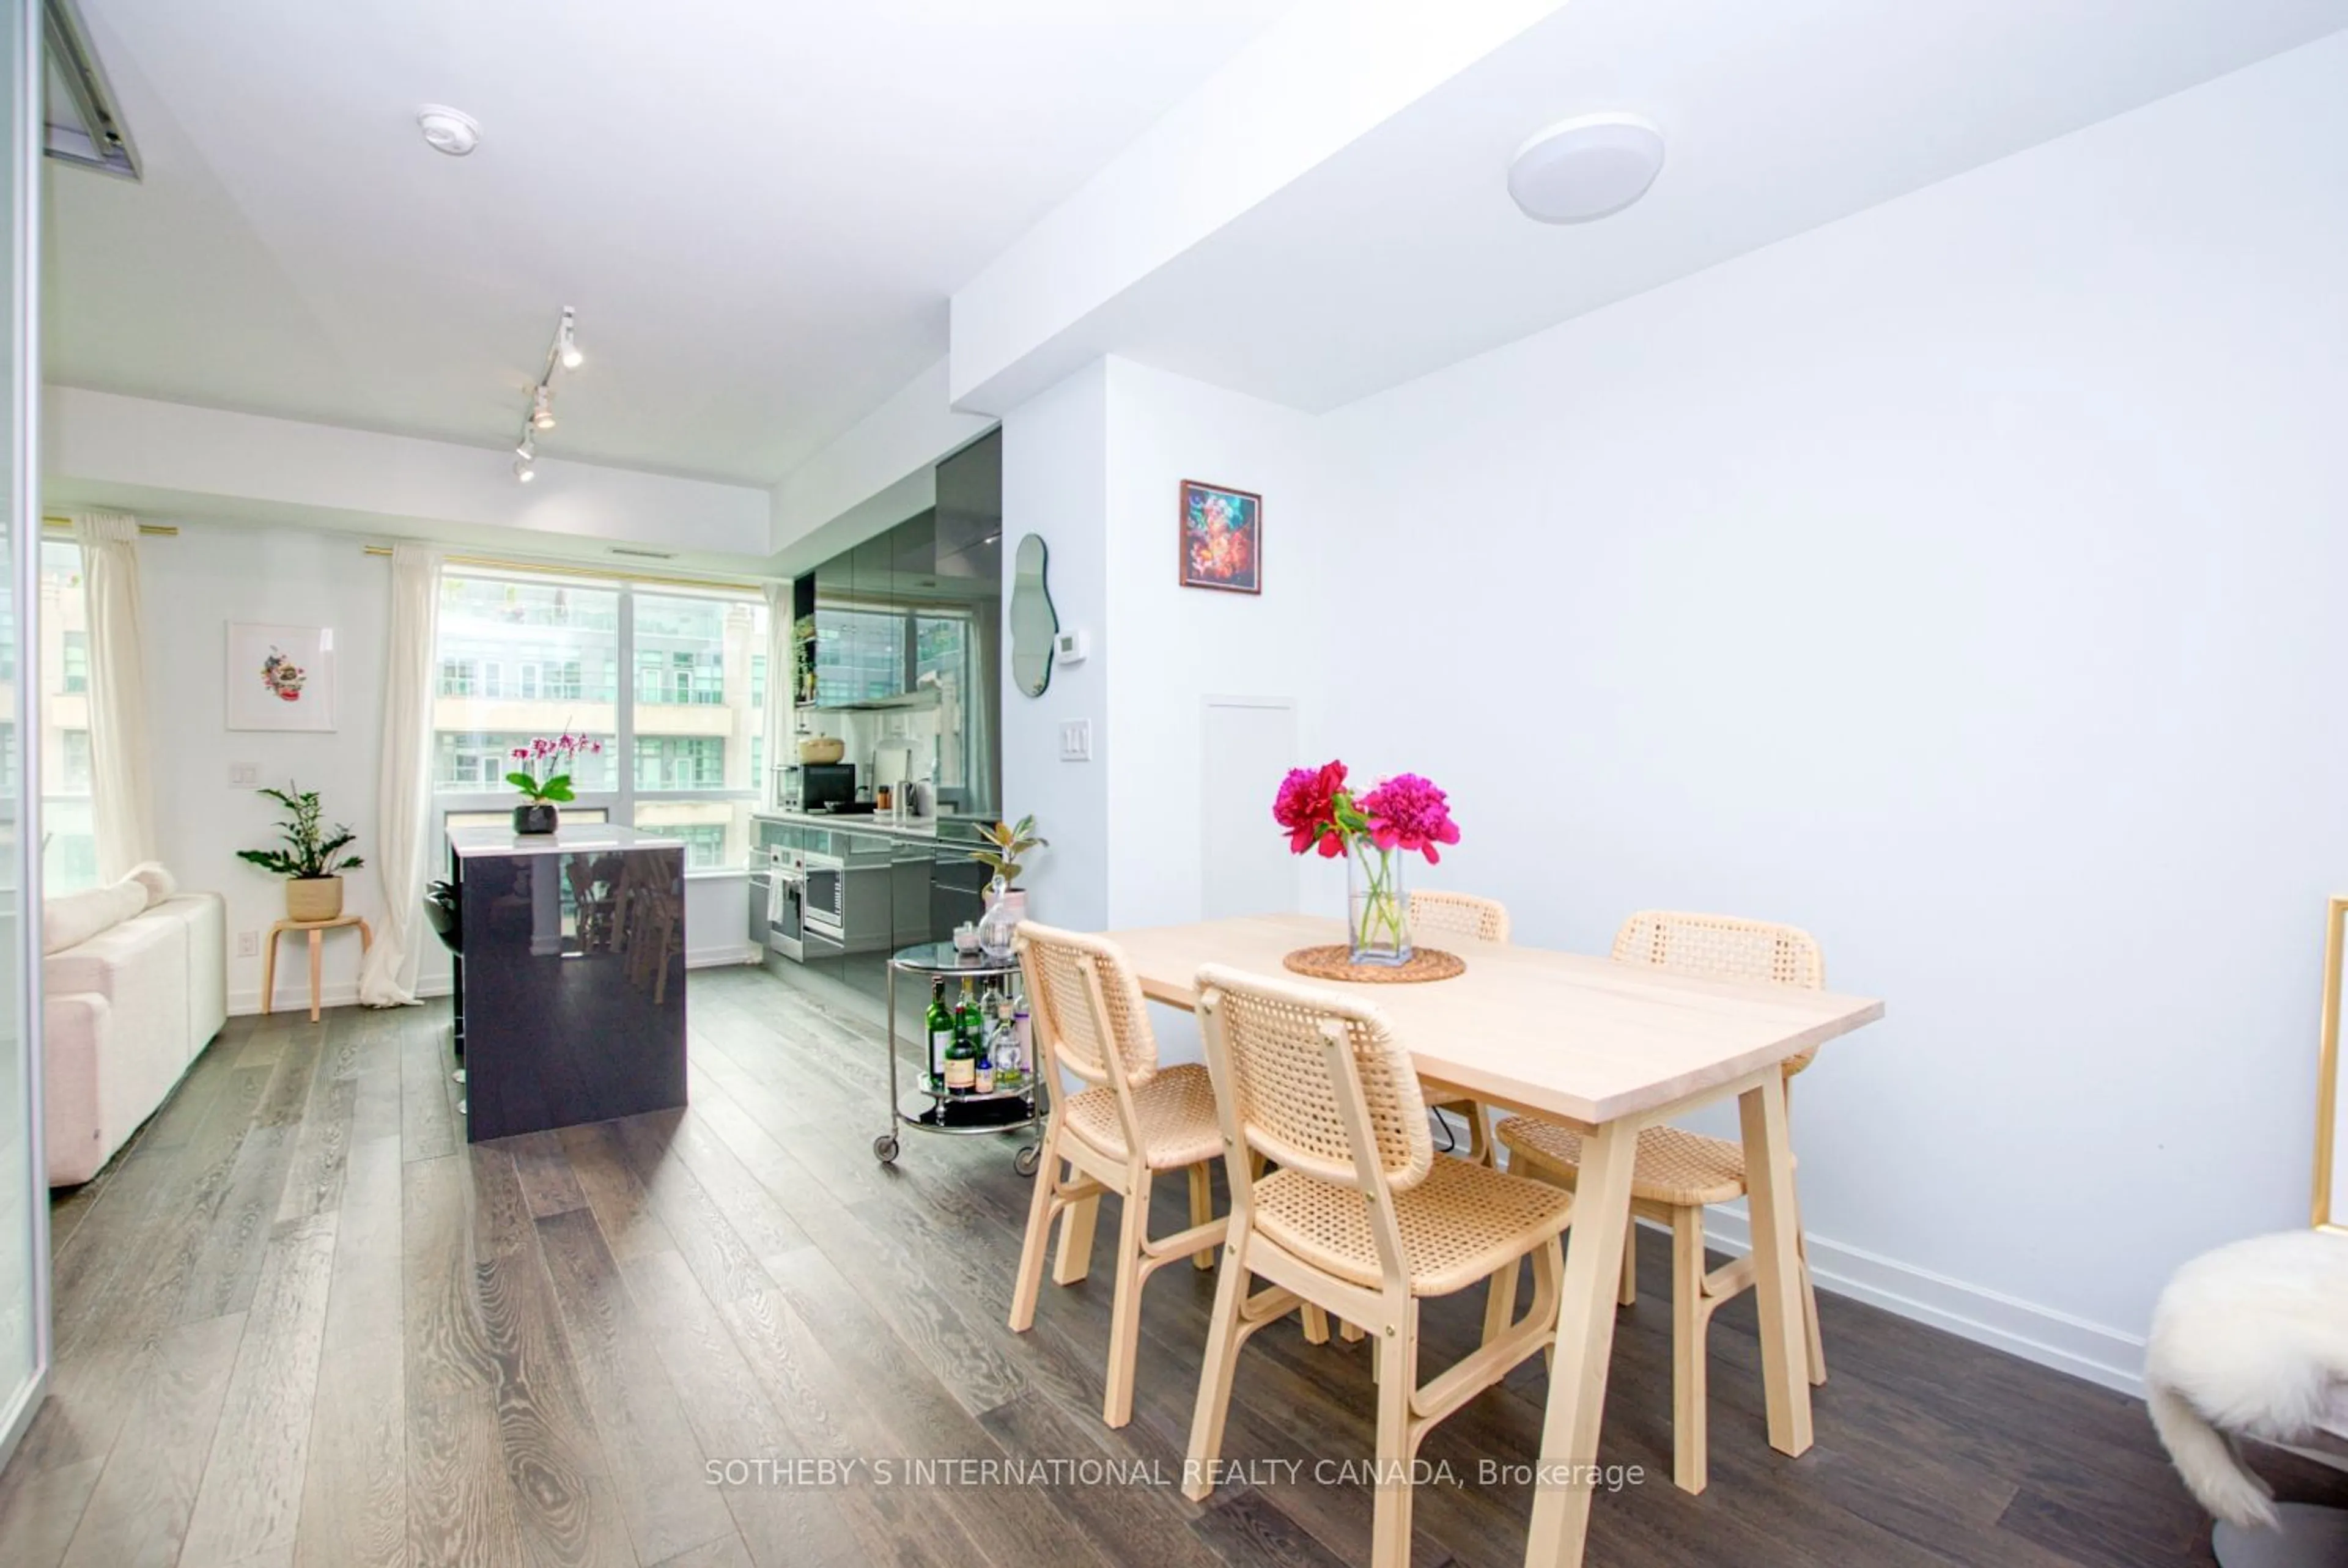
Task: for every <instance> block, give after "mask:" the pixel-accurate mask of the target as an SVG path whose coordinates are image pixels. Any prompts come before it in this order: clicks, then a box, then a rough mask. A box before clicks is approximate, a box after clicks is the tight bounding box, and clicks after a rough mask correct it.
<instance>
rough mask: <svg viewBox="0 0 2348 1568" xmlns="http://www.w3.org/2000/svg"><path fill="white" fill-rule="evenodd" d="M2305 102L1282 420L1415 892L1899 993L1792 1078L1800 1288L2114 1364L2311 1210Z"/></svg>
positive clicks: (1286, 567)
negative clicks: (1421, 872) (1474, 896)
mask: <svg viewBox="0 0 2348 1568" xmlns="http://www.w3.org/2000/svg"><path fill="white" fill-rule="evenodd" d="M2343 80H2348V36H2341V37H2335V38H2334V39H2333V40H2331V41H2329V42H2326V43H2323V44H2320V45H2316V46H2311V47H2309V48H2305V49H2302V50H2300V51H2297V52H2296V53H2294V54H2291V55H2288V56H2281V57H2279V58H2277V59H2275V60H2273V61H2271V62H2269V63H2268V64H2266V65H2263V66H2260V67H2254V68H2252V69H2250V70H2248V71H2244V72H2242V73H2240V74H2238V75H2236V76H2233V77H2226V78H2223V79H2221V80H2219V81H2217V82H2215V83H2212V84H2209V85H2208V86H2206V87H2200V88H2198V89H2195V90H2193V91H2191V92H2188V93H2185V94H2183V95H2180V96H2178V97H2174V98H2170V99H2168V100H2165V101H2163V102H2160V103H2157V104H2155V105H2152V106H2150V107H2148V108H2145V109H2142V110H2140V111H2138V112H2137V113H2134V114H2130V115H2127V116H2126V117H2123V118H2119V119H2116V120H2113V121H2109V122H2106V123H2105V124H2102V125H2099V126H2096V127H2095V128H2090V129H2088V130H2085V131H2083V132H2080V133H2078V134H2075V135H2073V136H2070V137H2067V138H2063V139H2061V140H2059V141H2056V142H2053V143H2050V144H2048V145H2046V146H2044V147H2042V148H2039V149H2035V150H2033V151H2031V152H2027V153H2024V154H2022V155H2020V156H2017V157H2014V158H2012V159H2006V160H2004V161H2003V162H2001V163H1997V164H1994V165H1991V166H1988V167H1986V168H1983V169H1979V170H1977V171H1975V172H1973V173H1972V174H1969V175H1966V176H1963V177H1962V178H1959V179H1952V180H1950V181H1948V182H1946V183H1944V184H1941V185H1940V186H1937V187H1933V188H1931V189H1928V190H1923V191H1921V192H1919V193H1917V194H1915V195H1912V196H1910V197H1908V198H1906V199H1903V200H1899V201H1895V202H1892V203H1890V204H1889V205H1886V206H1883V207H1879V208H1877V209H1874V210H1870V211H1868V212H1865V213H1863V214H1860V215H1859V216H1857V217H1854V218H1851V219H1849V220H1845V221H1842V222H1839V223H1837V224H1834V225H1833V226H1831V227H1828V228H1826V229H1823V230H1819V231H1814V232H1812V233H1810V234H1807V235H1806V236H1803V237H1801V238H1799V239H1796V240H1793V241H1787V242H1785V243H1783V244H1780V245H1777V246H1776V247H1773V248H1771V249H1769V250H1766V251H1761V252H1758V253H1756V254H1755V255H1753V256H1750V257H1748V258H1746V259H1745V260H1742V261H1736V262H1734V263H1731V264H1729V265H1725V266H1723V267H1720V268H1716V269H1715V270H1713V271H1711V272H1705V273H1703V274H1700V275H1698V276H1696V277H1694V278H1691V279H1688V280H1686V281H1684V282H1680V283H1678V284H1675V285H1673V286H1671V287H1668V288H1665V289H1662V290H1659V291H1656V292H1653V293H1649V294H1646V295H1644V296H1642V297H1639V298H1636V299H1633V300H1632V301H1629V302H1625V303H1623V304H1621V305H1619V306H1616V307H1613V308H1612V309H1609V310H1606V311H1603V312H1601V313H1597V314H1594V315H1591V316H1588V317H1585V318H1582V319H1581V320H1579V321H1576V322H1573V323H1568V324H1566V325H1563V326H1560V327H1558V328H1556V329H1554V330H1552V331H1550V332H1548V333H1543V334H1541V335H1540V336H1537V337H1535V338H1532V339H1529V340H1527V341H1525V342H1523V343H1518V344H1515V345H1513V346H1511V347H1509V348H1507V349H1504V350H1501V351H1498V352H1496V353H1494V354H1488V355H1486V356H1484V357H1482V358H1480V359H1478V360H1474V361H1471V362H1468V363H1467V364H1461V365H1457V366H1455V367H1453V368H1451V369H1449V370H1447V371H1445V372H1443V373H1441V374H1436V375H1432V376H1428V377H1426V378H1425V379H1423V380H1421V381H1418V382H1416V383H1414V384H1409V385H1406V386H1404V387H1401V388H1398V389H1396V390H1394V391H1392V392H1389V393H1386V394H1384V395H1379V396H1376V397H1375V398H1371V399H1369V400H1366V401H1365V402H1364V403H1361V404H1357V405H1353V406H1352V407H1351V408H1349V409H1345V410H1342V411H1340V412H1339V413H1338V414H1336V415H1332V416H1331V417H1330V418H1329V419H1328V420H1327V421H1325V422H1324V425H1325V429H1324V431H1323V435H1324V436H1326V438H1327V439H1328V440H1329V441H1330V442H1331V443H1332V445H1333V448H1334V451H1335V453H1336V455H1337V456H1338V458H1339V459H1340V463H1341V467H1342V470H1343V472H1344V475H1345V477H1346V483H1347V486H1348V490H1349V493H1348V494H1347V495H1346V496H1345V497H1344V513H1345V518H1346V525H1345V531H1346V533H1347V535H1348V537H1349V538H1350V541H1351V545H1352V548H1350V549H1349V550H1347V551H1344V552H1343V553H1340V552H1337V551H1334V550H1332V551H1329V552H1326V553H1325V555H1324V556H1323V563H1324V564H1325V567H1326V569H1328V570H1330V571H1333V572H1335V573H1337V574H1338V575H1337V577H1336V578H1335V579H1334V583H1333V584H1332V591H1333V592H1334V593H1336V594H1340V595H1342V602H1343V604H1344V606H1345V610H1344V613H1345V614H1347V615H1348V616H1350V617H1353V618H1354V625H1356V626H1357V627H1360V628H1361V629H1363V630H1369V629H1370V628H1372V627H1373V626H1375V625H1383V626H1384V627H1385V628H1386V629H1387V630H1389V631H1390V632H1391V634H1392V635H1391V637H1390V638H1388V639H1385V640H1380V639H1377V638H1375V637H1368V636H1365V637H1359V638H1355V637H1348V638H1346V639H1344V640H1341V641H1338V642H1336V643H1334V644H1333V646H1335V647H1337V648H1339V649H1340V650H1341V651H1342V657H1343V658H1344V660H1345V667H1344V668H1343V669H1341V670H1340V671H1338V672H1337V678H1336V679H1334V681H1333V682H1331V686H1330V691H1331V700H1332V702H1334V705H1335V710H1336V711H1335V712H1334V715H1333V716H1332V722H1331V723H1330V724H1329V726H1328V733H1330V734H1332V735H1334V736H1335V737H1337V744H1336V746H1335V749H1337V750H1340V751H1342V752H1344V753H1345V754H1347V755H1348V756H1349V757H1351V756H1354V754H1356V753H1360V754H1362V755H1365V756H1375V757H1377V758H1379V759H1380V761H1379V765H1381V766H1388V765H1392V764H1395V763H1402V762H1407V763H1409V764H1413V765H1415V766H1416V767H1419V768H1421V769H1423V770H1424V771H1426V772H1428V773H1430V774H1433V775H1434V776H1435V777H1436V778H1437V779H1438V780H1439V781H1440V782H1441V783H1443V784H1446V785H1447V786H1448V787H1450V788H1451V789H1452V791H1453V794H1454V801H1455V805H1456V807H1457V814H1458V816H1459V819H1460V821H1461V823H1462V825H1463V826H1464V828H1465V830H1466V839H1465V842H1464V843H1463V844H1462V845H1460V846H1459V848H1458V850H1457V852H1456V853H1454V854H1449V855H1447V856H1446V857H1445V864H1444V866H1443V867H1442V879H1443V880H1444V881H1446V882H1449V883H1454V884H1456V885H1458V886H1468V887H1475V888H1478V889H1481V890H1483V891H1487V892H1489V893H1493V894H1496V895H1498V896H1499V897H1504V898H1505V899H1507V901H1508V902H1509V905H1510V907H1511V909H1512V910H1513V912H1514V913H1515V915H1516V917H1517V925H1518V931H1519V938H1520V939H1522V940H1524V941H1527V942H1532V943H1540V944H1545V945H1557V946H1562V947H1569V948H1578V949H1581V950H1585V951H1593V950H1602V948H1603V944H1604V943H1605V942H1606V940H1607V938H1608V936H1609V934H1610V932H1611V931H1612V927H1613V926H1614V924H1615V923H1616V922H1617V921H1618V920H1619V919H1620V917H1622V915H1623V914H1625V913H1626V912H1628V911H1630V910H1632V909H1634V908H1637V907H1643V906H1662V907H1684V908H1696V909H1717V910H1728V911H1735V912H1739V913H1746V914H1751V915H1757V916H1765V917H1774V918H1781V919H1787V920H1791V921H1795V922H1797V923H1799V924H1801V925H1803V926H1805V927H1808V928H1810V929H1811V930H1812V931H1814V932H1816V933H1817V934H1818V937H1819V938H1820V939H1821V940H1822V942H1823V943H1824V945H1825V948H1826V950H1827V953H1828V958H1829V963H1830V979H1831V981H1832V983H1833V984H1834V985H1835V986H1836V987H1837V988H1838V989H1847V990H1851V991H1857V992H1862V993H1868V994H1873V995H1877V996H1880V997H1883V998H1885V999H1887V1001H1888V1004H1889V1009H1890V1011H1889V1016H1888V1018H1887V1020H1886V1021H1885V1022H1883V1023H1882V1024H1880V1025H1878V1026H1876V1027H1874V1028H1871V1029H1869V1030H1866V1031H1864V1032H1863V1033H1861V1034H1859V1035H1858V1036H1856V1037H1854V1038H1852V1039H1850V1040H1847V1041H1844V1042H1841V1043H1839V1044H1838V1045H1836V1046H1833V1047H1830V1048H1829V1049H1828V1050H1827V1052H1826V1053H1825V1055H1824V1057H1823V1059H1822V1061H1821V1062H1820V1064H1819V1066H1818V1068H1817V1069H1816V1070H1815V1071H1813V1072H1812V1073H1811V1074H1809V1075H1808V1076H1807V1077H1806V1078H1805V1079H1804V1080H1803V1083H1802V1088H1801V1091H1800V1093H1799V1095H1798V1096H1797V1100H1798V1102H1799V1106H1798V1116H1799V1128H1798V1132H1799V1138H1800V1143H1801V1152H1802V1162H1803V1163H1802V1183H1803V1194H1802V1195H1803V1204H1804V1209H1805V1217H1806V1219H1807V1222H1808V1224H1809V1227H1810V1230H1811V1232H1812V1235H1813V1236H1814V1237H1815V1238H1817V1239H1818V1241H1819V1243H1820V1244H1821V1245H1820V1246H1819V1247H1818V1250H1817V1251H1816V1252H1815V1253H1814V1255H1816V1256H1818V1260H1819V1265H1820V1267H1821V1268H1822V1270H1825V1271H1827V1272H1828V1273H1832V1274H1837V1275H1838V1276H1840V1277H1841V1278H1842V1279H1843V1280H1844V1281H1845V1282H1846V1284H1857V1285H1859V1286H1863V1287H1865V1288H1866V1289H1869V1290H1871V1291H1873V1292H1875V1293H1877V1294H1878V1296H1879V1298H1885V1299H1894V1298H1896V1300H1895V1304H1896V1301H1897V1300H1904V1301H1905V1302H1906V1304H1907V1305H1908V1307H1909V1309H1910V1310H1919V1311H1921V1312H1923V1313H1924V1314H1925V1315H1927V1316H1931V1315H1933V1314H1935V1313H1945V1314H1952V1315H1954V1316H1956V1317H1963V1318H1967V1319H1970V1320H1971V1322H1972V1324H1973V1325H1974V1326H1975V1328H1976V1330H1977V1331H1981V1332H1983V1333H1984V1334H1985V1337H1993V1338H1998V1337H2004V1339H2005V1342H2007V1343H2017V1344H2020V1342H2024V1341H2026V1342H2029V1344H2027V1345H2020V1348H2030V1346H2031V1345H2034V1347H2035V1353H2038V1354H2041V1355H2043V1356H2045V1357H2047V1358H2050V1359H2054V1360H2055V1361H2057V1362H2058V1363H2062V1364H2068V1365H2073V1366H2075V1367H2078V1368H2080V1369H2082V1370H2086V1371H2089V1372H2090V1373H2091V1374H2093V1375H2100V1376H2104V1377H2106V1378H2110V1379H2112V1380H2116V1381H2122V1382H2124V1381H2125V1380H2126V1378H2127V1376H2128V1375H2129V1374H2131V1373H2132V1372H2133V1369H2134V1368H2135V1366H2136V1364H2137V1345H2136V1342H2135V1337H2136V1336H2137V1335H2139V1334H2140V1333H2141V1332H2142V1330H2143V1328H2144V1327H2145V1325H2146V1322H2147V1317H2148V1313H2149V1309H2150V1307H2151V1303H2152V1300H2153V1297H2154V1296H2155V1294H2156V1292H2157V1289H2158V1287H2159V1286H2160V1284H2161V1282H2162V1281H2163V1279H2164V1278H2165V1277H2166V1276H2167V1275H2168V1272H2169V1271H2170V1270H2171V1269H2173V1268H2174V1267H2175V1266H2177V1265H2178V1263H2179V1262H2181V1261H2182V1260H2183V1259H2185V1258H2186V1257H2188V1256H2189V1255H2192V1254H2194V1253H2196V1252H2197V1251H2199V1250H2201V1249H2203V1248H2206V1247H2208V1246H2210V1245H2214V1244H2217V1243H2219V1242H2223V1241H2226V1240H2230V1239H2232V1238H2234V1237H2238V1236H2241V1235H2248V1234H2251V1233H2254V1232H2260V1231H2266V1230H2275V1229H2283V1228H2290V1227H2293V1226H2298V1225H2304V1224H2305V1223H2306V1221H2307V1196H2308V1181H2309V1176H2308V1173H2309V1170H2310V1161H2311V1147H2312V1133H2313V1126H2312V1122H2313V1118H2314V1112H2313V1097H2312V1090H2313V1082H2314V1051H2315V1033H2314V1026H2315V1016H2316V1005H2317V998H2318V989H2317V987H2318V977H2317V970H2318V960H2319V958H2320V955H2321V951H2322V941H2321V938H2322V929H2321V927H2322V911H2323V907H2324V904H2323V900H2324V896H2325V895H2326V894H2327V893H2329V892H2333V891H2337V890H2338V889H2339V887H2340V886H2342V885H2343V880H2348V815H2343V812H2342V811H2341V809H2340V790H2339V781H2340V780H2341V779H2342V777H2343V775H2348V733H2343V731H2342V730H2341V729H2340V727H2339V726H2337V725H2336V724H2333V723H2329V722H2327V720H2328V715H2330V714H2331V713H2332V712H2333V711H2334V710H2335V709H2336V707H2337V706H2338V696H2337V672H2338V668H2339V664H2340V659H2339V641H2338V635H2339V634H2338V617H2337V610H2336V604H2337V599H2338V589H2339V584H2340V583H2341V581H2342V580H2343V579H2348V528H2343V527H2342V521H2341V520H2342V518H2343V515H2348V470H2343V466H2342V465H2341V462H2340V458H2339V452H2340V442H2341V435H2340V433H2341V431H2342V430H2343V428H2348V356H2343V354H2342V352H2341V351H2342V348H2343V344H2348V290H2343V287H2342V283H2341V272H2340V263H2341V258H2342V257H2343V255H2348V96H2343V94H2342V93H2341V91H2340V86H2341V84H2342V82H2343ZM2245 149H2254V151H2253V153H2252V154H2251V155H2248V156H2246V155H2245ZM1230 477H1231V478H1233V479H1234V480H1237V481H1240V482H1245V476H1244V474H1242V473H1234V474H1232V475H1231V476H1230ZM1272 518H1273V519H1274V521H1273V527H1274V528H1275V529H1278V528H1280V527H1281V521H1280V518H1281V512H1280V509H1279V508H1278V507H1277V506H1276V505H1275V507H1274V508H1273V510H1272ZM1272 551H1273V554H1272V560H1271V579H1270V580H1271V582H1272V585H1273V588H1274V591H1280V590H1282V589H1284V588H1286V587H1287V586H1289V584H1290V583H1291V582H1292V574H1293V573H1296V572H1297V571H1298V570H1299V569H1301V568H1302V566H1303V562H1301V561H1299V560H1298V559H1296V556H1295V554H1293V553H1292V550H1291V548H1290V547H1289V546H1288V545H1287V543H1286V541H1285V539H1284V538H1282V535H1280V534H1279V533H1277V532H1275V534H1274V536H1273V542H1272ZM1300 624H1301V625H1302V624H1306V623H1303V622H1300ZM1381 649H1383V650H1384V651H1383V652H1380V651H1379V650H1381ZM1127 718H1128V715H1127V712H1126V711H1125V710H1124V708H1123V707H1122V705H1121V704H1120V706H1119V709H1118V711H1117V723H1118V724H1119V726H1120V733H1122V731H1123V727H1124V725H1125V723H1126V722H1127ZM1731 1229H1732V1233H1733V1227H1731ZM1936 1276H1937V1277H1936Z"/></svg>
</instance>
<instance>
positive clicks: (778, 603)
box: [750, 582, 799, 806]
mask: <svg viewBox="0 0 2348 1568" xmlns="http://www.w3.org/2000/svg"><path fill="white" fill-rule="evenodd" d="M792 658H793V651H792V631H791V585H790V584H789V583H787V582H770V583H768V584H767V723H766V733H767V776H766V777H765V778H762V779H752V780H751V781H750V787H752V788H753V789H755V790H757V792H758V804H760V805H762V806H766V805H772V804H775V794H774V788H775V786H774V777H775V770H776V769H777V768H778V767H781V766H782V765H783V764H786V763H795V762H797V761H798V760H799V758H798V753H797V752H796V751H790V752H787V751H785V750H784V748H785V747H787V746H790V745H793V744H795V742H794V741H793V740H792V738H791V704H792V703H794V702H798V674H797V672H796V671H793V670H792V668H791V660H792Z"/></svg>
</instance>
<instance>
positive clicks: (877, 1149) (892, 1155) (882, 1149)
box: [872, 1132, 897, 1165]
mask: <svg viewBox="0 0 2348 1568" xmlns="http://www.w3.org/2000/svg"><path fill="white" fill-rule="evenodd" d="M872 1157H873V1158H874V1159H876V1160H878V1161H880V1163H882V1164H884V1165H893V1164H895V1163H897V1135H896V1134H895V1133H894V1132H883V1133H881V1134H880V1136H879V1137H878V1138H875V1139H873V1140H872Z"/></svg>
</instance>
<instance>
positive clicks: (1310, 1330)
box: [1301, 1301, 1329, 1345]
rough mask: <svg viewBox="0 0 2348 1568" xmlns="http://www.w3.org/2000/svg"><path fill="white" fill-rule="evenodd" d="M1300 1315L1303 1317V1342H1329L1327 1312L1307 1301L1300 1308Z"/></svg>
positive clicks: (1309, 1343) (1311, 1343)
mask: <svg viewBox="0 0 2348 1568" xmlns="http://www.w3.org/2000/svg"><path fill="white" fill-rule="evenodd" d="M1301 1315H1302V1316H1303V1319H1304V1342H1305V1343H1306V1344H1307V1345H1326V1344H1327V1343H1329V1315H1328V1313H1326V1312H1324V1311H1323V1310H1322V1309H1321V1308H1320V1307H1315V1306H1313V1303H1311V1302H1309V1301H1308V1302H1306V1303H1305V1304H1304V1306H1303V1308H1302V1309H1301Z"/></svg>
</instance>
